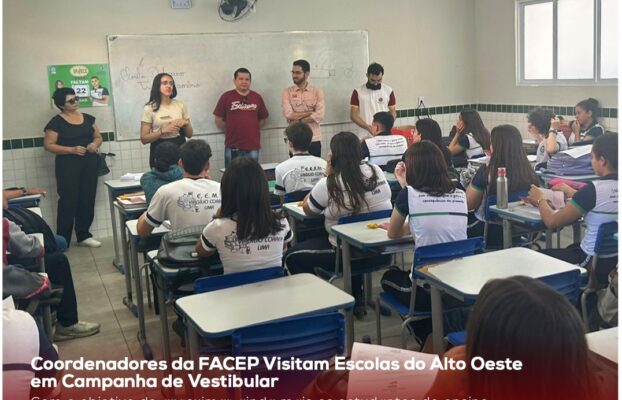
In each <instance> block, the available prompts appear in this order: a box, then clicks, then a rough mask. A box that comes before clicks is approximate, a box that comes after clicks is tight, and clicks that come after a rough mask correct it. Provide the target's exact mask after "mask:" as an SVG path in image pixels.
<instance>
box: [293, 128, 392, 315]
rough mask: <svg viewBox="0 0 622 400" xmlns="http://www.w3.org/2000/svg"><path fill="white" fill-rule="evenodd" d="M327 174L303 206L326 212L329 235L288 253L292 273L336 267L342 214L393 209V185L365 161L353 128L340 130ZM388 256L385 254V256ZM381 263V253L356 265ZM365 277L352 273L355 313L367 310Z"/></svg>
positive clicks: (308, 211)
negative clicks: (335, 229)
mask: <svg viewBox="0 0 622 400" xmlns="http://www.w3.org/2000/svg"><path fill="white" fill-rule="evenodd" d="M327 161H328V166H327V168H326V175H327V176H326V177H325V178H322V179H321V180H320V181H319V182H318V183H317V184H316V185H315V186H314V187H313V189H312V190H311V193H309V195H307V197H306V198H305V200H304V203H303V206H302V209H303V210H304V212H305V214H307V215H319V214H324V226H325V228H326V232H327V233H328V236H323V237H317V238H313V239H309V240H305V241H304V242H300V243H297V244H296V245H295V246H293V247H291V248H290V249H289V250H288V251H287V253H286V255H285V266H286V267H287V268H288V269H289V271H290V272H291V273H292V274H297V273H302V272H308V273H313V272H314V268H316V267H321V268H324V269H327V270H334V266H335V247H336V246H337V239H336V238H335V236H334V235H333V234H331V233H330V230H331V227H332V226H333V225H335V224H336V223H337V220H339V218H341V217H344V216H347V215H351V214H359V213H368V212H373V211H381V210H390V209H391V188H390V187H389V184H388V183H387V180H386V178H385V176H384V172H382V170H381V169H380V167H378V166H377V165H373V164H369V163H366V162H364V161H363V155H362V154H361V146H360V143H359V139H358V137H357V136H356V135H355V134H354V133H352V132H339V133H338V134H336V135H335V136H333V138H332V139H331V141H330V153H329V154H328V160H327ZM382 257H384V256H382ZM366 262H369V263H370V265H377V264H378V257H371V258H366V259H364V260H360V262H359V263H354V264H353V265H352V268H353V272H356V271H355V270H356V268H364V267H366V266H367V265H366V264H365V263H366ZM362 278H363V277H362V276H361V275H356V274H355V275H354V276H353V277H352V292H353V296H354V298H355V299H356V302H357V303H356V306H355V309H354V313H355V315H357V316H361V317H362V315H363V314H364V312H365V305H364V304H363V301H364V299H363V287H362V284H363V279H362Z"/></svg>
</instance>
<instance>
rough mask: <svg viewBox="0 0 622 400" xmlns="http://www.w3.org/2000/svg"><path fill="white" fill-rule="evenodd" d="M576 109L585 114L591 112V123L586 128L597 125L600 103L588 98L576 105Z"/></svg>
mask: <svg viewBox="0 0 622 400" xmlns="http://www.w3.org/2000/svg"><path fill="white" fill-rule="evenodd" d="M576 107H581V108H582V109H583V110H584V111H585V112H588V111H591V112H592V122H591V123H590V124H589V125H588V126H587V127H588V128H589V127H590V126H592V125H594V124H596V123H598V115H599V114H600V103H599V102H598V100H596V99H594V98H592V97H589V98H587V99H585V100H581V101H580V102H578V103H577V105H576Z"/></svg>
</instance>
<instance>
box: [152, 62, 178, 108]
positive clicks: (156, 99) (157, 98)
mask: <svg viewBox="0 0 622 400" xmlns="http://www.w3.org/2000/svg"><path fill="white" fill-rule="evenodd" d="M164 76H168V77H169V78H171V79H173V93H172V94H171V99H174V98H175V96H177V86H175V79H174V78H173V77H172V76H171V74H168V73H166V72H160V73H159V74H157V75H156V76H155V77H154V78H153V83H152V84H151V93H150V94H149V101H148V102H147V103H146V104H145V105H151V107H152V108H153V111H154V112H156V111H158V110H159V109H160V104H161V103H162V93H160V81H161V80H162V77H164Z"/></svg>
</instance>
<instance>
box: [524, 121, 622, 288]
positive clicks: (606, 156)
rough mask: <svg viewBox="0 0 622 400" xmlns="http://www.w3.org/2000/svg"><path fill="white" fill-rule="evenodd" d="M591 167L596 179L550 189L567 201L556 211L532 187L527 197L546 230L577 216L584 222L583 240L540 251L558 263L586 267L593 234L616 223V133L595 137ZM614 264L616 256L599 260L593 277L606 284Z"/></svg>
mask: <svg viewBox="0 0 622 400" xmlns="http://www.w3.org/2000/svg"><path fill="white" fill-rule="evenodd" d="M592 167H593V168H594V172H595V173H596V175H598V176H600V179H599V180H596V181H593V182H589V183H588V184H587V185H585V186H583V187H582V188H581V189H579V190H574V189H572V188H571V187H569V186H568V185H566V184H560V185H556V186H553V188H552V189H553V190H556V191H561V192H564V195H565V197H566V198H569V199H570V202H568V204H567V205H566V206H565V207H564V208H562V209H560V210H558V211H556V210H554V209H553V208H552V207H551V206H550V205H549V203H548V201H546V199H545V198H544V194H543V193H542V191H541V190H540V189H539V188H537V187H535V186H532V187H531V190H529V198H530V199H531V200H532V201H533V202H534V203H535V204H536V205H537V206H538V209H539V210H540V215H541V216H542V221H543V222H544V224H545V225H546V226H547V228H550V229H557V228H560V227H563V226H566V225H570V224H572V223H574V222H576V221H577V220H579V219H580V218H581V217H583V218H584V219H585V225H586V227H587V228H586V230H585V237H584V238H583V240H582V241H581V243H580V244H579V243H573V244H571V245H570V246H568V247H567V248H565V249H546V250H542V251H541V252H542V253H544V254H547V255H549V256H552V257H555V258H558V259H560V260H563V261H566V262H569V263H572V264H578V265H580V266H582V267H589V265H590V263H591V261H592V258H593V256H594V245H595V243H596V235H597V233H598V228H599V227H600V225H601V224H604V223H606V222H610V221H617V220H618V134H617V133H607V134H604V135H601V136H599V137H597V138H596V140H595V141H594V144H593V146H592ZM617 262H618V256H617V255H615V256H614V257H610V258H603V259H602V260H599V262H598V266H599V270H598V271H595V272H593V273H595V274H596V275H595V277H596V278H597V279H598V281H599V282H601V283H605V284H606V283H607V275H608V273H609V271H611V270H612V269H613V268H614V267H615V265H616V264H617Z"/></svg>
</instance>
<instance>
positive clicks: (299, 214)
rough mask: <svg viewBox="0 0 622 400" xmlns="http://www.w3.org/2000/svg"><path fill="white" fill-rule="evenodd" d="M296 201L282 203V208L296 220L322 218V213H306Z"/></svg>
mask: <svg viewBox="0 0 622 400" xmlns="http://www.w3.org/2000/svg"><path fill="white" fill-rule="evenodd" d="M298 203H299V202H298V201H294V202H291V203H285V204H283V208H284V209H285V210H286V211H287V214H288V215H291V216H292V218H294V219H295V220H297V221H308V220H311V219H323V218H324V215H307V214H305V212H304V211H303V210H302V207H301V206H299V205H298Z"/></svg>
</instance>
